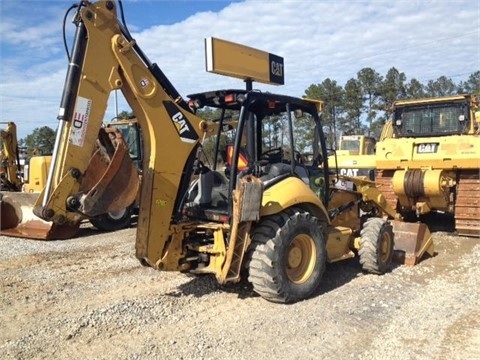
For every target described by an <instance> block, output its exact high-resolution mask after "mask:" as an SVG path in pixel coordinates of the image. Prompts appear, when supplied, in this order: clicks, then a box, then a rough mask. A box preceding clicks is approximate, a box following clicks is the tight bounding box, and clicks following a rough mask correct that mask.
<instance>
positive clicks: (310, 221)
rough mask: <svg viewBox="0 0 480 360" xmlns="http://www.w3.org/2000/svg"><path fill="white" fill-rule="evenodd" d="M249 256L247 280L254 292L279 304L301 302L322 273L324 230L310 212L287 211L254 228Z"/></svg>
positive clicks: (324, 253) (312, 289) (264, 220)
mask: <svg viewBox="0 0 480 360" xmlns="http://www.w3.org/2000/svg"><path fill="white" fill-rule="evenodd" d="M249 255H250V261H249V264H248V272H249V276H248V281H249V282H251V283H252V285H253V290H254V291H255V292H256V293H258V294H259V295H260V296H262V297H263V298H265V299H266V300H269V301H272V302H278V303H292V302H295V301H299V300H303V299H305V298H308V297H309V296H311V295H312V293H313V292H314V291H315V290H316V289H317V287H318V285H319V283H320V280H321V278H322V276H323V272H324V271H325V262H326V250H325V238H324V234H323V228H322V226H321V224H320V223H319V221H318V219H317V218H316V217H314V216H312V215H311V214H310V213H308V212H306V211H304V210H302V209H298V208H291V209H287V210H285V211H283V212H281V213H279V214H276V215H273V216H270V217H268V218H265V219H263V220H261V222H260V223H259V224H258V225H257V226H256V227H255V229H254V230H253V232H252V244H251V248H250V251H249Z"/></svg>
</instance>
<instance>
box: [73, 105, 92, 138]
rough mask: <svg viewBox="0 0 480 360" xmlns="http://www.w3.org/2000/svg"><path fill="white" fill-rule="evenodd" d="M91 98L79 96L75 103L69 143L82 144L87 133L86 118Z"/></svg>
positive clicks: (88, 113)
mask: <svg viewBox="0 0 480 360" xmlns="http://www.w3.org/2000/svg"><path fill="white" fill-rule="evenodd" d="M91 107H92V100H90V99H87V98H84V97H81V96H79V97H78V98H77V102H76V104H75V109H74V111H73V118H72V128H71V131H70V143H71V144H73V145H76V146H83V143H84V141H85V136H86V133H87V126H88V118H89V117H90V109H91Z"/></svg>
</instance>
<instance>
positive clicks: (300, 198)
mask: <svg viewBox="0 0 480 360" xmlns="http://www.w3.org/2000/svg"><path fill="white" fill-rule="evenodd" d="M299 204H302V205H306V206H307V207H308V210H309V211H310V212H311V213H312V214H313V215H315V216H316V217H318V218H319V219H328V218H329V217H328V212H327V210H326V208H325V206H324V204H323V203H322V201H321V200H320V199H319V198H318V196H317V195H316V194H315V193H314V192H313V191H312V189H310V187H309V186H308V185H307V184H305V182H303V181H302V180H301V179H299V178H296V177H289V178H287V179H285V180H282V181H280V182H278V183H276V184H274V185H272V186H271V187H268V188H267V189H266V190H264V192H263V197H262V207H261V209H260V217H263V216H268V215H273V214H277V213H279V212H281V211H283V210H284V209H286V208H289V207H291V206H294V205H299Z"/></svg>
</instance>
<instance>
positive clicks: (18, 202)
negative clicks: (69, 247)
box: [0, 192, 80, 240]
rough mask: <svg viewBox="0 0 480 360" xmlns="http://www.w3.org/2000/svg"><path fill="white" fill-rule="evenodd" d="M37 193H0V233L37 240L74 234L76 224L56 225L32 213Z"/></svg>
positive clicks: (68, 236)
mask: <svg viewBox="0 0 480 360" xmlns="http://www.w3.org/2000/svg"><path fill="white" fill-rule="evenodd" d="M38 195H39V194H38V193H21V192H2V193H0V215H1V219H0V234H1V235H5V236H13V237H22V238H29V239H37V240H53V239H69V238H72V237H74V236H75V234H76V233H77V230H78V228H79V226H80V223H78V224H64V225H58V224H54V223H52V222H49V221H45V220H42V219H40V218H39V217H37V216H35V215H34V214H33V207H34V205H35V202H36V200H37V198H38Z"/></svg>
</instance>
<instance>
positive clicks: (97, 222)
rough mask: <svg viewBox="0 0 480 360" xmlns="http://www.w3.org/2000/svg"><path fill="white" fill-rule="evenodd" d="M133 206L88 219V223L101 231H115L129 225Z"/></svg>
mask: <svg viewBox="0 0 480 360" xmlns="http://www.w3.org/2000/svg"><path fill="white" fill-rule="evenodd" d="M132 214H133V206H129V207H127V208H126V209H124V210H122V211H119V212H118V213H115V214H114V213H107V214H102V215H99V216H96V217H94V218H91V219H90V223H91V224H92V225H93V226H95V227H96V228H97V229H98V230H101V231H116V230H120V229H124V228H126V227H129V226H130V224H131V222H132Z"/></svg>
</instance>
